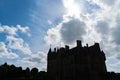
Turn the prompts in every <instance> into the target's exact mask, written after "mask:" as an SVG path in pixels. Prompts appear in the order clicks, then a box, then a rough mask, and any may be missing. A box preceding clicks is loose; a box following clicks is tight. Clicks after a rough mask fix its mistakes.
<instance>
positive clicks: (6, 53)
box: [0, 42, 19, 59]
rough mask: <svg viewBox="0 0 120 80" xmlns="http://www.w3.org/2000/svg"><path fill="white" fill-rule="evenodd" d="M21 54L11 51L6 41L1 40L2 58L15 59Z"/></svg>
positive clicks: (0, 56)
mask: <svg viewBox="0 0 120 80" xmlns="http://www.w3.org/2000/svg"><path fill="white" fill-rule="evenodd" d="M18 57H19V56H18V55H17V54H16V53H13V52H12V51H9V50H8V49H7V47H6V45H5V43H4V42H0V58H8V59H15V58H18Z"/></svg>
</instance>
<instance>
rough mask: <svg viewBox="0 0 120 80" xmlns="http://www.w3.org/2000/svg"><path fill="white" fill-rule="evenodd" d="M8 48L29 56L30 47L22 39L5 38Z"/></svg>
mask: <svg viewBox="0 0 120 80" xmlns="http://www.w3.org/2000/svg"><path fill="white" fill-rule="evenodd" d="M6 39H7V41H8V48H10V49H15V50H19V51H22V52H23V53H25V54H31V50H30V47H29V45H28V44H27V43H25V42H24V40H23V39H22V38H18V37H15V36H7V38H6Z"/></svg>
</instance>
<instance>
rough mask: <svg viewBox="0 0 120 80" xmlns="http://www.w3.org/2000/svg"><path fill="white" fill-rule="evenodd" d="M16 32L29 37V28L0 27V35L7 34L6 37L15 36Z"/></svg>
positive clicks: (18, 26) (19, 26)
mask: <svg viewBox="0 0 120 80" xmlns="http://www.w3.org/2000/svg"><path fill="white" fill-rule="evenodd" d="M18 31H20V32H22V33H25V34H27V35H28V36H29V35H30V33H29V27H22V26H21V25H17V26H8V25H0V33H3V32H4V33H7V34H8V35H17V33H18Z"/></svg>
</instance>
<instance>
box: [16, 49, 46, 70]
mask: <svg viewBox="0 0 120 80" xmlns="http://www.w3.org/2000/svg"><path fill="white" fill-rule="evenodd" d="M18 62H19V63H21V64H23V66H24V67H28V66H29V67H31V68H33V67H37V68H38V69H39V70H40V71H41V70H46V67H47V54H46V53H44V52H41V51H38V52H37V53H33V54H32V55H29V56H28V57H25V58H23V59H21V60H18ZM24 64H27V65H24Z"/></svg>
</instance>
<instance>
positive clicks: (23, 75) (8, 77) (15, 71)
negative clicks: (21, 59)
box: [0, 63, 47, 80]
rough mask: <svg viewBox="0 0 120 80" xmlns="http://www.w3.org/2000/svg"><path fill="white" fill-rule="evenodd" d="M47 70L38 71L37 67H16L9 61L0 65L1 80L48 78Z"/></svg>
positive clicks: (43, 79)
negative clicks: (9, 63)
mask: <svg viewBox="0 0 120 80" xmlns="http://www.w3.org/2000/svg"><path fill="white" fill-rule="evenodd" d="M46 78H47V73H46V72H45V71H40V72H39V71H38V69H37V68H33V69H31V70H30V69H29V68H26V69H25V70H23V69H22V67H15V66H14V65H8V64H7V63H5V64H3V65H1V66H0V80H47V79H46Z"/></svg>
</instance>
